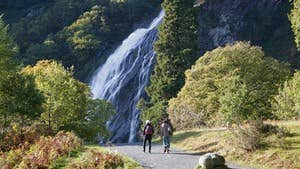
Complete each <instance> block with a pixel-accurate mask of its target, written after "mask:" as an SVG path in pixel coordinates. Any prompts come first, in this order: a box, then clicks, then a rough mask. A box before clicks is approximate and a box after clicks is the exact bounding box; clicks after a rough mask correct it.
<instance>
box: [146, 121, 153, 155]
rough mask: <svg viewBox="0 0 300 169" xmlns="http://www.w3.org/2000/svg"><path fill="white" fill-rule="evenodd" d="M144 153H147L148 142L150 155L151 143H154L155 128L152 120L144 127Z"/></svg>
mask: <svg viewBox="0 0 300 169" xmlns="http://www.w3.org/2000/svg"><path fill="white" fill-rule="evenodd" d="M143 134H144V152H145V151H146V144H147V141H148V143H149V153H151V141H152V135H153V134H154V129H153V126H152V125H151V122H150V120H147V121H146V125H145V127H144V131H143Z"/></svg>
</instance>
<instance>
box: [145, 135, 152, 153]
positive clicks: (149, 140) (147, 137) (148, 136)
mask: <svg viewBox="0 0 300 169" xmlns="http://www.w3.org/2000/svg"><path fill="white" fill-rule="evenodd" d="M151 140H152V135H145V138H144V152H145V150H146V144H147V141H148V143H149V152H151Z"/></svg>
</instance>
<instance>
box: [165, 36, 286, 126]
mask: <svg viewBox="0 0 300 169" xmlns="http://www.w3.org/2000/svg"><path fill="white" fill-rule="evenodd" d="M289 74H290V69H289V66H288V65H287V64H285V63H281V62H279V61H277V60H275V59H272V58H267V57H265V54H264V52H263V51H262V49H261V48H260V47H256V46H251V45H250V44H249V43H244V42H239V43H236V44H235V45H229V46H226V47H224V48H221V47H220V48H217V49H215V50H213V51H211V52H207V53H206V54H205V55H204V56H202V57H201V58H200V59H199V60H198V61H197V62H196V64H195V65H194V66H193V67H192V69H190V70H188V71H186V83H185V85H184V87H183V88H182V89H181V91H180V92H179V94H178V96H177V97H176V98H174V99H172V100H171V101H170V103H169V108H168V112H169V114H170V117H171V119H172V120H173V121H174V122H175V124H176V125H177V127H179V128H189V127H195V126H201V125H211V124H218V123H219V124H222V123H223V124H224V123H226V122H232V123H243V121H247V120H249V119H255V118H258V119H265V118H270V117H272V113H271V102H270V100H271V99H272V97H273V96H274V95H275V94H277V90H278V88H279V87H280V85H281V84H282V83H283V82H284V81H285V80H286V79H287V77H288V76H289Z"/></svg>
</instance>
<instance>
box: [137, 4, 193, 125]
mask: <svg viewBox="0 0 300 169" xmlns="http://www.w3.org/2000/svg"><path fill="white" fill-rule="evenodd" d="M193 3H194V1H192V0H189V1H187V0H166V1H164V2H163V5H162V6H163V9H164V11H165V13H166V16H165V18H164V20H163V22H162V24H161V26H160V28H159V39H158V41H157V42H156V43H155V51H156V53H157V57H156V59H157V64H156V65H155V70H154V72H153V74H152V75H151V84H150V86H149V87H147V89H146V91H147V94H148V95H149V96H150V98H151V99H150V101H149V102H148V103H147V104H145V105H147V107H146V108H145V109H144V110H143V112H142V113H143V114H144V115H142V119H143V120H147V119H146V118H150V120H151V121H153V122H154V123H153V124H154V125H155V126H157V125H158V124H157V122H159V121H161V120H162V119H163V118H165V116H167V114H166V107H167V104H168V101H169V99H170V98H172V97H174V96H176V94H177V92H178V91H179V90H180V88H181V87H182V86H183V85H184V71H185V70H186V69H188V68H189V67H190V66H191V65H192V64H194V61H195V60H196V58H197V41H196V40H197V34H196V29H197V28H196V27H197V24H196V10H195V8H193ZM151 116H152V117H151Z"/></svg>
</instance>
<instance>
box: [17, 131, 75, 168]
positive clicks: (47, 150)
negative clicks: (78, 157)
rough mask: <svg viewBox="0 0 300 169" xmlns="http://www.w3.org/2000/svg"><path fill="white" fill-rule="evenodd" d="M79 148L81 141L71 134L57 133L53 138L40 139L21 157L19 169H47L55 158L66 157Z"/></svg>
mask: <svg viewBox="0 0 300 169" xmlns="http://www.w3.org/2000/svg"><path fill="white" fill-rule="evenodd" d="M80 146H81V140H80V139H79V138H78V137H77V136H75V134H74V133H71V132H59V133H57V134H56V136H55V137H53V138H52V137H41V138H40V140H39V141H38V142H37V143H36V144H35V145H33V146H32V147H31V148H30V150H29V152H28V153H27V154H26V155H25V156H24V157H23V161H22V162H21V164H20V166H19V167H20V168H47V167H48V166H49V165H50V163H51V162H52V161H54V160H56V159H57V158H59V157H61V156H64V155H68V153H69V152H71V151H72V150H75V149H78V148H80Z"/></svg>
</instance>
